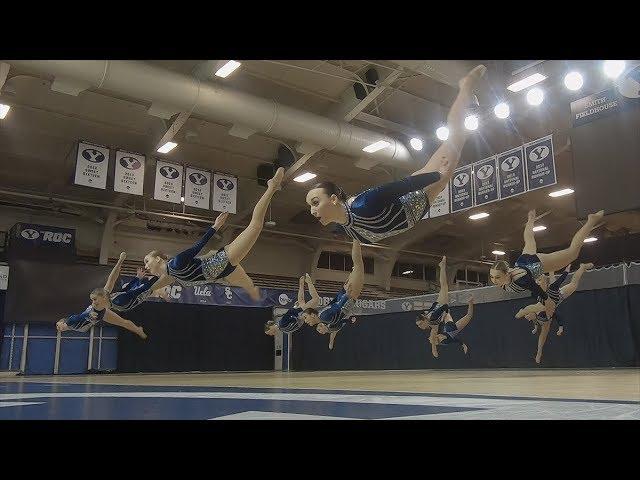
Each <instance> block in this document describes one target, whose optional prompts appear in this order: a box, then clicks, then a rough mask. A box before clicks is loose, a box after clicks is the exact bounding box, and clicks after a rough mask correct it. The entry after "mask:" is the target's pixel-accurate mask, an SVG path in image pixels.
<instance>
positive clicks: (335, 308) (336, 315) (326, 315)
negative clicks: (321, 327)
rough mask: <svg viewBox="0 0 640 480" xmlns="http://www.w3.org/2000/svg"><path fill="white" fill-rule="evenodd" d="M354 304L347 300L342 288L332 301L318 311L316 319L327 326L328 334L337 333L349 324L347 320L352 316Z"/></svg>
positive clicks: (349, 299)
mask: <svg viewBox="0 0 640 480" xmlns="http://www.w3.org/2000/svg"><path fill="white" fill-rule="evenodd" d="M355 304H356V302H355V300H353V299H351V298H349V297H348V296H347V292H346V290H345V289H344V288H342V289H340V291H339V292H338V293H337V294H336V296H335V297H333V300H331V302H329V304H328V305H327V306H326V307H325V308H323V309H322V310H321V311H320V313H319V314H318V317H319V318H320V321H321V322H322V323H324V324H325V325H326V326H327V328H328V329H329V332H332V333H333V332H339V331H340V330H341V329H342V327H344V326H345V325H346V324H348V323H350V320H349V319H350V317H351V316H352V314H353V311H354V307H355Z"/></svg>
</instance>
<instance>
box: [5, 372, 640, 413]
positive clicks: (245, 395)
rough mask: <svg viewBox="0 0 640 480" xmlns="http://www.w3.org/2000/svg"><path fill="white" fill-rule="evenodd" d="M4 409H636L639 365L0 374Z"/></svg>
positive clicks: (639, 389)
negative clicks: (60, 374) (537, 367)
mask: <svg viewBox="0 0 640 480" xmlns="http://www.w3.org/2000/svg"><path fill="white" fill-rule="evenodd" d="M0 419H13V420H24V419H55V420H63V419H64V420H67V419H105V420H115V419H145V420H147V419H148V420H159V419H166V420H169V419H178V420H248V419H251V420H253V419H260V420H263V419H264V420H280V419H285V420H288V419H292V420H298V419H299V420H310V419H320V420H350V419H375V420H389V419H392V420H396V419H398V420H400V419H402V420H439V419H460V420H463V419H518V420H525V419H540V420H542V419H549V420H550V419H582V420H587V419H588V420H592V419H593V420H595V419H602V420H605V419H607V420H609V419H625V420H630V419H634V420H638V419H640V369H603V370H462V371H461V370H458V371H455V372H452V371H438V370H422V371H416V370H412V371H382V372H380V371H368V372H291V373H281V372H264V373H262V372H261V373H219V374H199V373H192V374H162V375H148V374H147V375H142V374H140V375H94V376H69V377H62V376H56V377H50V376H46V377H45V376H43V377H2V378H0Z"/></svg>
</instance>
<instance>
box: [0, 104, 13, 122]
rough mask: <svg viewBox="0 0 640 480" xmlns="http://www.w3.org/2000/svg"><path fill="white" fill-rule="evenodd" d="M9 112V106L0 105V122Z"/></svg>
mask: <svg viewBox="0 0 640 480" xmlns="http://www.w3.org/2000/svg"><path fill="white" fill-rule="evenodd" d="M9 110H11V107H10V106H9V105H3V104H1V103H0V120H3V119H4V117H6V116H7V113H9Z"/></svg>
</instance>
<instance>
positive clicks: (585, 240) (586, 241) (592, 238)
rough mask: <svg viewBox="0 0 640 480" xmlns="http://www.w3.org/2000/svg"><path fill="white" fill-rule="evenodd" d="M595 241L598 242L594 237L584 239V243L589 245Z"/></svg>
mask: <svg viewBox="0 0 640 480" xmlns="http://www.w3.org/2000/svg"><path fill="white" fill-rule="evenodd" d="M596 240H598V239H597V238H596V237H589V238H585V239H584V243H591V242H595V241H596Z"/></svg>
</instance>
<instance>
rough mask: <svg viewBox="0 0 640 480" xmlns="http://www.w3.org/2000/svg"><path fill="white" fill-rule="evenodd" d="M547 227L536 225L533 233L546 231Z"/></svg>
mask: <svg viewBox="0 0 640 480" xmlns="http://www.w3.org/2000/svg"><path fill="white" fill-rule="evenodd" d="M546 229H547V227H545V226H544V225H537V226H535V227H533V231H534V232H541V231H542V230H546Z"/></svg>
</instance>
